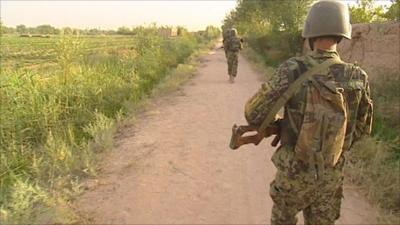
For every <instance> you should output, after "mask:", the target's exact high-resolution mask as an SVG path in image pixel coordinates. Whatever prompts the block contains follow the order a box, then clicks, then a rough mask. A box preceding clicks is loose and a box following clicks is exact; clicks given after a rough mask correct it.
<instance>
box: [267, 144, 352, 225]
mask: <svg viewBox="0 0 400 225" xmlns="http://www.w3.org/2000/svg"><path fill="white" fill-rule="evenodd" d="M272 161H273V162H274V164H275V166H276V167H277V169H278V170H277V173H276V176H275V180H274V181H273V182H272V183H271V185H270V195H271V198H272V200H273V202H274V204H273V207H272V215H271V224H272V225H292V224H293V225H294V224H296V223H297V217H296V214H297V213H299V212H300V211H302V212H303V217H304V224H305V225H333V224H334V223H335V220H337V219H338V218H339V217H340V206H341V201H342V198H343V172H342V171H343V165H344V158H343V157H342V158H341V160H340V161H339V163H338V164H337V165H336V166H335V168H326V169H325V171H324V173H323V174H320V176H319V177H316V176H315V174H312V173H310V172H309V171H308V170H307V169H306V166H304V165H303V164H302V163H301V162H299V161H296V160H294V150H293V148H292V147H287V146H281V148H280V149H278V150H277V152H275V154H274V156H273V157H272Z"/></svg>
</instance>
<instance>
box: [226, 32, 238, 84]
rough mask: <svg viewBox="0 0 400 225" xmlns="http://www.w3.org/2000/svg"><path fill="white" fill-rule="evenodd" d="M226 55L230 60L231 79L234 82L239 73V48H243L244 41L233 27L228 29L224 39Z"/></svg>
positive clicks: (229, 72)
mask: <svg viewBox="0 0 400 225" xmlns="http://www.w3.org/2000/svg"><path fill="white" fill-rule="evenodd" d="M223 45H224V50H225V56H226V59H227V62H228V75H229V81H230V82H231V83H233V82H234V79H235V77H236V75H237V68H238V63H239V61H238V58H239V50H241V49H242V41H241V39H240V38H239V37H238V35H237V30H236V29H235V28H231V29H229V30H228V31H227V33H226V35H225V37H224V40H223Z"/></svg>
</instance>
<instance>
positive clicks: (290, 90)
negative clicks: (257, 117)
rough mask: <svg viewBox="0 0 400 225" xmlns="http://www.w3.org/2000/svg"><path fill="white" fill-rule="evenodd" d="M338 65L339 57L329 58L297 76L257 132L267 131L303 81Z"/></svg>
mask: <svg viewBox="0 0 400 225" xmlns="http://www.w3.org/2000/svg"><path fill="white" fill-rule="evenodd" d="M339 63H342V61H341V60H340V58H339V57H335V58H330V59H327V60H326V61H324V62H323V63H321V64H316V65H313V67H312V68H311V69H309V70H307V71H306V72H304V73H303V74H301V75H300V76H299V78H297V79H296V80H295V81H294V82H293V83H292V84H291V85H289V88H288V89H287V90H286V91H285V92H284V93H283V94H282V95H281V96H280V97H279V98H278V100H277V101H276V102H275V104H274V105H273V106H272V108H271V110H270V111H269V113H268V114H267V116H266V118H265V119H264V121H263V123H262V124H261V126H260V127H259V128H258V130H259V131H260V132H263V131H265V129H267V127H268V126H270V123H271V122H272V121H273V120H274V119H275V115H276V114H277V113H278V111H279V110H280V109H281V108H282V107H283V106H284V105H285V104H286V102H287V101H289V99H291V98H292V96H293V95H294V94H295V93H296V92H297V91H298V90H299V89H300V87H301V85H302V84H303V82H304V81H306V80H307V79H308V78H310V77H311V76H312V75H314V74H317V73H319V72H321V71H324V70H326V69H328V68H329V67H330V66H332V65H334V64H339ZM313 64H314V63H313Z"/></svg>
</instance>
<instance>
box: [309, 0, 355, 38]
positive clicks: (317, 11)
mask: <svg viewBox="0 0 400 225" xmlns="http://www.w3.org/2000/svg"><path fill="white" fill-rule="evenodd" d="M302 36H303V38H308V39H310V38H315V37H321V36H339V37H344V38H347V39H351V24H350V15H349V9H348V8H347V6H346V5H345V4H343V3H342V2H339V1H334V0H323V1H319V2H317V3H315V4H314V5H313V6H312V7H311V9H310V11H309V12H308V15H307V19H306V21H305V23H304V29H303V33H302Z"/></svg>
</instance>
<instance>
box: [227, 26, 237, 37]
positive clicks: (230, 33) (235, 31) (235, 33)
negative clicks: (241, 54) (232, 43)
mask: <svg viewBox="0 0 400 225" xmlns="http://www.w3.org/2000/svg"><path fill="white" fill-rule="evenodd" d="M229 36H230V37H236V36H237V30H236V28H231V29H230V30H229Z"/></svg>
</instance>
